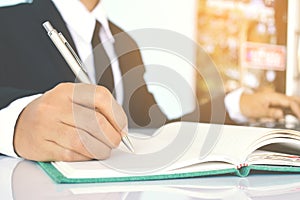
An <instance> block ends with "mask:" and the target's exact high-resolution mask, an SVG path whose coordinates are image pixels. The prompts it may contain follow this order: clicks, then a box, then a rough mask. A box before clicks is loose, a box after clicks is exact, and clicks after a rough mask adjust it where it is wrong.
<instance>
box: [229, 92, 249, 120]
mask: <svg viewBox="0 0 300 200" xmlns="http://www.w3.org/2000/svg"><path fill="white" fill-rule="evenodd" d="M245 90H246V89H245V88H239V89H237V90H234V91H232V92H230V93H228V94H227V95H226V97H225V100H224V101H225V107H226V110H227V112H228V114H229V116H230V118H231V119H232V120H233V121H235V122H237V123H245V122H247V121H248V118H247V117H246V116H244V115H243V114H242V112H241V109H240V100H241V95H242V94H243V93H244V92H245Z"/></svg>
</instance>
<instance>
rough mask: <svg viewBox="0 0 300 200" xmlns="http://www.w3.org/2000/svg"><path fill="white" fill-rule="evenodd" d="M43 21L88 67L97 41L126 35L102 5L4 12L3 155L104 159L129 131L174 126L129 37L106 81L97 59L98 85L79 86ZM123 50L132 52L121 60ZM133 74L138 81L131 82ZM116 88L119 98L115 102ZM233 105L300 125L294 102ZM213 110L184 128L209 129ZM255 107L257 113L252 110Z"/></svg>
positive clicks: (40, 2)
mask: <svg viewBox="0 0 300 200" xmlns="http://www.w3.org/2000/svg"><path fill="white" fill-rule="evenodd" d="M45 21H50V22H51V23H52V25H53V26H54V27H55V28H56V29H57V30H59V31H61V32H62V33H63V34H64V36H65V37H66V39H67V40H68V41H69V43H70V44H71V46H72V47H73V49H75V51H76V53H78V55H79V56H80V57H81V58H82V59H83V60H84V58H86V57H88V55H90V54H92V53H93V51H92V50H93V48H94V47H95V44H97V43H99V37H100V40H103V39H107V38H112V37H113V36H114V35H116V34H118V33H123V31H122V30H121V29H120V28H119V27H117V26H116V25H115V24H113V23H112V22H110V21H109V20H108V19H107V16H106V14H105V11H104V10H103V8H102V6H101V3H100V1H99V0H80V1H76V0H65V1H59V0H36V1H33V3H31V4H20V5H17V6H11V7H3V8H1V9H0V26H1V27H3V28H2V30H1V31H0V43H1V45H0V60H1V65H0V69H1V73H0V108H1V110H0V120H1V125H0V138H1V140H0V153H2V154H5V155H9V156H15V157H17V156H20V157H23V158H25V159H30V160H38V161H50V160H51V161H52V160H64V161H78V160H90V159H105V158H107V157H109V156H110V152H111V149H112V148H115V147H117V146H118V145H119V143H120V141H121V137H122V136H123V135H125V134H126V132H127V127H128V126H129V127H145V126H146V127H147V126H151V127H159V126H161V125H163V124H164V123H167V122H169V120H168V119H167V118H166V116H165V115H164V114H163V112H162V111H161V110H160V108H159V107H158V106H157V104H156V102H155V99H154V97H153V96H152V94H151V93H149V92H148V90H147V87H146V84H145V81H144V79H143V75H144V72H145V69H144V67H143V62H142V59H141V55H140V52H139V51H138V50H137V49H138V47H137V45H136V43H135V42H134V41H133V40H132V39H131V38H130V37H129V35H127V34H126V33H124V37H122V39H121V40H120V39H117V38H115V40H110V41H111V46H112V47H113V48H111V49H113V50H112V51H109V50H107V49H105V51H104V52H106V53H107V54H108V57H109V55H111V54H116V57H117V58H118V60H117V62H113V63H111V68H110V67H109V69H111V71H105V72H104V74H105V78H103V79H102V78H100V77H96V76H97V68H98V66H99V65H98V64H96V63H98V61H97V57H101V58H102V56H101V55H96V56H94V59H93V60H94V64H93V65H91V66H92V67H91V68H87V72H88V75H89V77H90V78H91V79H92V80H93V82H94V83H95V85H91V84H81V83H74V80H76V78H75V76H74V74H73V72H72V71H71V70H70V68H69V66H68V65H67V63H66V62H65V60H64V59H63V57H62V56H61V54H60V53H59V52H58V50H57V49H56V47H55V46H54V45H53V43H52V42H51V40H50V39H49V38H48V36H47V34H46V33H45V30H44V29H43V27H42V23H43V22H45ZM99 24H100V25H99ZM99 26H100V27H101V28H100V29H98V28H99ZM97 27H98V28H97ZM97 29H98V30H99V32H97V31H95V30H97ZM95 36H96V37H95ZM97 36H98V37H97ZM95 38H96V39H95ZM97 38H98V39H97ZM97 41H98V42H97ZM124 49H133V50H132V51H129V53H126V54H121V52H123V50H124ZM93 66H94V67H93ZM133 69H134V72H135V73H134V74H135V75H134V78H132V77H127V76H125V74H127V73H129V72H131V71H132V70H133ZM112 72H113V73H112ZM112 74H113V75H112ZM107 77H112V78H109V79H107ZM97 80H100V82H98V81H97ZM112 80H113V81H112ZM118 80H122V81H121V85H122V87H121V90H120V91H118V90H116V92H113V94H112V91H113V90H112V88H113V87H114V84H115V85H116V83H117V84H119V82H118ZM75 82H76V81H75ZM96 83H97V84H98V83H99V85H96ZM132 88H134V91H132ZM257 95H258V96H257ZM257 97H261V98H259V99H257ZM275 97H276V98H275ZM223 98H224V97H220V99H221V102H222V103H220V105H222V104H224V102H223V100H224V99H223ZM226 98H227V97H226ZM230 98H231V99H235V102H237V104H238V109H234V111H233V113H234V114H236V113H238V112H240V113H241V115H242V116H243V117H246V118H247V117H251V118H258V117H265V116H269V117H273V118H280V117H282V114H283V113H282V110H281V109H278V108H276V109H274V108H271V107H270V106H272V105H275V106H277V107H281V106H282V107H285V108H291V109H292V111H293V112H294V114H295V115H296V116H297V117H300V111H299V110H300V109H299V104H298V99H297V98H294V97H293V98H292V97H286V96H284V95H281V94H277V93H268V94H265V93H259V94H256V93H254V94H244V93H242V92H240V93H239V96H238V98H236V97H233V95H229V96H228V98H227V99H230ZM220 99H216V101H220ZM253 99H255V101H253ZM212 101H215V99H213V100H212ZM227 102H232V101H231V100H227ZM121 105H123V107H122V106H121ZM124 105H126V106H124ZM210 105H211V104H207V105H201V106H199V109H198V108H197V109H196V111H195V112H193V113H191V114H190V115H186V116H185V117H183V118H182V120H192V121H204V122H209V121H210V118H211V116H210V114H205V115H201V113H200V114H199V111H200V112H204V111H207V110H210ZM257 106H258V107H259V110H258V109H257V110H256V109H253V108H257ZM258 111H259V112H258ZM205 113H207V112H205ZM238 115H239V114H238Z"/></svg>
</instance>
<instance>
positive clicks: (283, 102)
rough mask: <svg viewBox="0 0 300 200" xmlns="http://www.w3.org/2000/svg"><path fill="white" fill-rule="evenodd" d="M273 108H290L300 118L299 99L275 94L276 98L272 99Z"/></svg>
mask: <svg viewBox="0 0 300 200" xmlns="http://www.w3.org/2000/svg"><path fill="white" fill-rule="evenodd" d="M271 99H272V101H271V106H280V107H283V108H289V109H290V110H291V111H292V114H294V115H296V117H298V118H300V104H299V100H300V99H299V97H288V96H285V95H283V94H279V93H276V94H275V93H274V97H273V98H271Z"/></svg>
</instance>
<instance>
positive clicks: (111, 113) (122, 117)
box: [95, 87, 127, 134]
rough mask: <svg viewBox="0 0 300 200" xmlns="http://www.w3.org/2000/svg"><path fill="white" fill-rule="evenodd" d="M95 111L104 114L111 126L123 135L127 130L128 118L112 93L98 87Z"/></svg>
mask: <svg viewBox="0 0 300 200" xmlns="http://www.w3.org/2000/svg"><path fill="white" fill-rule="evenodd" d="M95 109H96V110H97V111H99V113H101V114H103V115H104V116H105V118H106V119H107V120H108V121H109V122H110V124H111V125H112V126H113V127H114V128H115V129H116V130H117V131H118V132H120V133H121V134H123V131H124V130H127V116H126V114H125V112H124V110H123V108H122V106H120V105H119V104H118V103H117V101H116V100H115V99H114V98H113V96H112V95H111V93H110V92H109V91H108V90H107V89H106V88H104V87H97V88H96V94H95Z"/></svg>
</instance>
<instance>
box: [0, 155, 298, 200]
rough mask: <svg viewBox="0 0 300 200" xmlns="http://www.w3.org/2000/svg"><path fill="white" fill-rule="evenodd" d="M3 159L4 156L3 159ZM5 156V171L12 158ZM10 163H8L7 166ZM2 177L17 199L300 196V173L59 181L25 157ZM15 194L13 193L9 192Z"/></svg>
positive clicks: (3, 192) (2, 161) (3, 193)
mask: <svg viewBox="0 0 300 200" xmlns="http://www.w3.org/2000/svg"><path fill="white" fill-rule="evenodd" d="M1 158H2V159H1ZM11 160H14V159H13V158H8V157H1V156H0V166H1V173H0V174H4V173H5V169H7V170H8V173H9V171H10V169H8V167H9V166H8V165H7V163H8V161H11ZM16 161H18V160H16ZM6 165H7V166H6ZM0 178H1V182H2V183H1V185H3V183H4V184H8V187H5V188H6V189H5V190H3V188H2V189H0V192H1V193H0V197H8V196H12V197H13V199H16V200H19V199H96V198H97V199H114V200H115V199H116V200H119V199H120V200H121V199H122V200H124V199H126V200H127V199H128V200H131V199H133V200H148V199H242V200H243V199H284V198H285V199H299V196H300V174H274V173H273V174H254V175H250V176H249V177H246V178H239V177H235V176H214V177H201V178H191V179H176V180H164V181H147V182H123V183H101V184H99V183H98V184H56V183H54V182H53V181H52V180H51V179H50V178H49V177H48V175H47V174H45V173H44V171H43V170H42V169H41V168H40V167H39V166H38V165H37V164H36V163H34V162H31V161H24V160H21V161H20V162H19V163H18V164H17V165H16V167H15V169H14V170H13V173H12V175H11V178H10V179H9V178H7V179H8V180H4V179H3V178H4V177H0ZM9 193H11V194H9Z"/></svg>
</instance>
